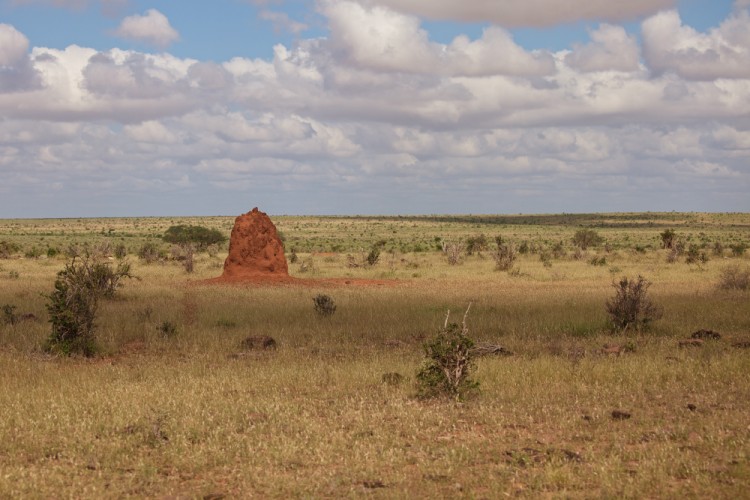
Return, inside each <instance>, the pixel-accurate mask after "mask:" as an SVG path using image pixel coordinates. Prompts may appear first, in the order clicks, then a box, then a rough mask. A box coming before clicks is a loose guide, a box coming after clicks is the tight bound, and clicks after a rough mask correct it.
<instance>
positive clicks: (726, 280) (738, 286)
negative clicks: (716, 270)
mask: <svg viewBox="0 0 750 500" xmlns="http://www.w3.org/2000/svg"><path fill="white" fill-rule="evenodd" d="M719 288H723V289H725V290H747V289H748V288H750V268H748V267H745V268H741V267H740V265H739V264H733V265H731V266H728V267H725V268H724V269H722V270H721V276H720V277H719Z"/></svg>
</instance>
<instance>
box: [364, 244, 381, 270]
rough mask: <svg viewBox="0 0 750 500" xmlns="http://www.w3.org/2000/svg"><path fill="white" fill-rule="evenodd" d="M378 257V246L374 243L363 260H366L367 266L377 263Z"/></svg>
mask: <svg viewBox="0 0 750 500" xmlns="http://www.w3.org/2000/svg"><path fill="white" fill-rule="evenodd" d="M379 259H380V247H378V246H377V245H375V246H374V247H372V250H370V253H368V254H367V257H366V258H365V261H366V262H367V265H368V266H374V265H375V264H377V263H378V260H379Z"/></svg>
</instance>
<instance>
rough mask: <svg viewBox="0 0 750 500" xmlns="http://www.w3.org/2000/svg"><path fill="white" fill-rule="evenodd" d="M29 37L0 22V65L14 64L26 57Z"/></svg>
mask: <svg viewBox="0 0 750 500" xmlns="http://www.w3.org/2000/svg"><path fill="white" fill-rule="evenodd" d="M28 51H29V39H28V38H26V36H25V35H24V34H23V33H21V32H20V31H18V30H17V29H16V28H14V27H13V26H11V25H10V24H0V66H15V65H16V64H18V63H19V62H21V61H22V60H23V59H25V58H26V56H27V54H28Z"/></svg>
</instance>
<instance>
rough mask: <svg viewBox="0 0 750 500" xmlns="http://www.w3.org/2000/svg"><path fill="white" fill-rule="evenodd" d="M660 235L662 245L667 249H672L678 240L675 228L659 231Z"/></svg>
mask: <svg viewBox="0 0 750 500" xmlns="http://www.w3.org/2000/svg"><path fill="white" fill-rule="evenodd" d="M659 237H660V238H661V247H662V248H664V249H666V250H671V249H672V247H673V246H674V243H675V241H676V238H677V233H676V232H675V230H674V229H665V230H664V231H663V232H661V233H659Z"/></svg>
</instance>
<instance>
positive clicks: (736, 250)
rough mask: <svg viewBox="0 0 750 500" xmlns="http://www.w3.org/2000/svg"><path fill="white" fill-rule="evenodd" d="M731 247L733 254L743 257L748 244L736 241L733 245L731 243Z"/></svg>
mask: <svg viewBox="0 0 750 500" xmlns="http://www.w3.org/2000/svg"><path fill="white" fill-rule="evenodd" d="M729 248H731V249H732V255H734V256H735V257H742V256H743V255H745V250H747V245H745V244H744V243H735V244H733V245H729Z"/></svg>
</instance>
